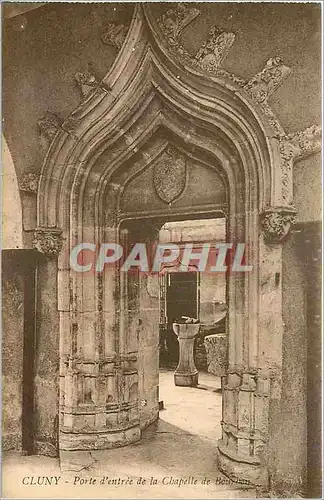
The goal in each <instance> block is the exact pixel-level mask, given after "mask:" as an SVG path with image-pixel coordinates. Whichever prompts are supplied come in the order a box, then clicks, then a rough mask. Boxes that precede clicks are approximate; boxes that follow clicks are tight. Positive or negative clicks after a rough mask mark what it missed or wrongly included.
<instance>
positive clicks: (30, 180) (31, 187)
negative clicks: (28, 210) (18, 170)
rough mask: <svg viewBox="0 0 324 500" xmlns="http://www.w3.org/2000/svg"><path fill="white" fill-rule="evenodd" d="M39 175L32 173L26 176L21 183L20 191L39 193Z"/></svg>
mask: <svg viewBox="0 0 324 500" xmlns="http://www.w3.org/2000/svg"><path fill="white" fill-rule="evenodd" d="M38 181H39V175H38V174H35V173H32V172H30V173H29V174H25V175H24V176H23V178H22V179H21V181H20V183H19V189H20V190H21V191H27V192H29V193H37V189H38Z"/></svg>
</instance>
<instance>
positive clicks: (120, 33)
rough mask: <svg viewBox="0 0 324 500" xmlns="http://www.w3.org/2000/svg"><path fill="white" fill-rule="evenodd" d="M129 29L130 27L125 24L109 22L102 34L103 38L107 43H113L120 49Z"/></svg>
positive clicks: (112, 44)
mask: <svg viewBox="0 0 324 500" xmlns="http://www.w3.org/2000/svg"><path fill="white" fill-rule="evenodd" d="M127 31H128V27H127V26H125V25H124V24H117V23H113V22H111V23H109V24H107V26H106V28H105V33H104V34H103V35H102V36H101V40H102V42H103V43H104V44H105V45H111V46H113V47H117V48H118V49H120V48H121V46H122V45H123V43H124V40H125V38H126V35H127Z"/></svg>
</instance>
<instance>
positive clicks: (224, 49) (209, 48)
mask: <svg viewBox="0 0 324 500" xmlns="http://www.w3.org/2000/svg"><path fill="white" fill-rule="evenodd" d="M234 40H235V35H234V33H230V32H228V33H226V32H222V31H221V30H220V29H219V28H217V26H214V27H213V28H212V29H211V30H210V32H209V38H208V39H207V41H206V42H205V43H204V44H203V45H202V46H201V48H200V49H199V50H198V52H197V54H196V56H195V59H196V60H197V62H198V64H199V66H200V67H201V68H202V69H206V70H207V71H213V70H215V69H217V68H218V67H219V66H220V64H221V63H222V61H223V60H224V59H225V57H226V56H227V54H228V51H229V49H230V48H231V46H232V45H233V43H234Z"/></svg>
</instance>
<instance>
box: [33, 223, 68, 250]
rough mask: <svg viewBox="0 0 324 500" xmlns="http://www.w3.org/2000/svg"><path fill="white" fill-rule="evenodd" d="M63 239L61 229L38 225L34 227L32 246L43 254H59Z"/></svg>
mask: <svg viewBox="0 0 324 500" xmlns="http://www.w3.org/2000/svg"><path fill="white" fill-rule="evenodd" d="M63 241H64V238H63V236H62V229H59V228H56V227H38V228H36V229H35V232H34V242H33V243H34V247H35V248H36V250H38V251H39V252H41V253H43V254H45V255H48V256H57V255H59V253H60V251H61V249H62V245H63Z"/></svg>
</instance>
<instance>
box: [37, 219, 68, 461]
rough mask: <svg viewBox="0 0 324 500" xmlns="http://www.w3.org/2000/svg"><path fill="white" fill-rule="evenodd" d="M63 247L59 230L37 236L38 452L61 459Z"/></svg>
mask: <svg viewBox="0 0 324 500" xmlns="http://www.w3.org/2000/svg"><path fill="white" fill-rule="evenodd" d="M62 244H63V238H62V231H61V230H60V229H59V228H52V227H40V228H37V229H36V230H35V233H34V247H35V248H36V250H37V251H38V252H39V258H38V261H37V279H36V286H37V302H36V303H37V311H36V339H35V380H34V387H35V394H34V401H35V403H34V404H35V412H36V415H37V418H36V420H35V428H34V429H35V435H34V451H35V453H37V454H44V455H50V456H57V454H58V426H59V353H60V349H59V315H58V306H57V270H58V265H57V258H58V255H59V253H60V251H61V248H62Z"/></svg>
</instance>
